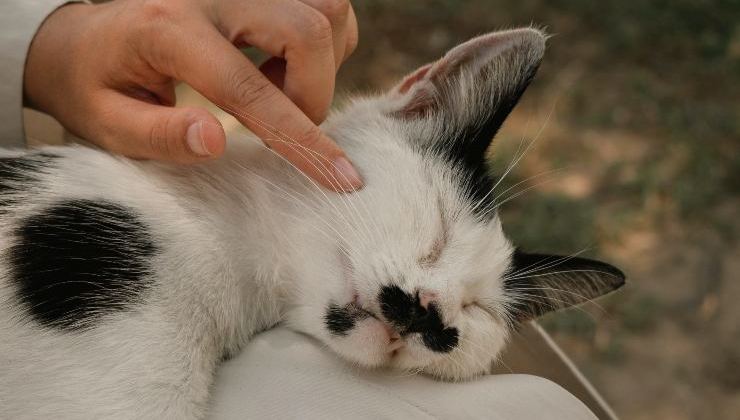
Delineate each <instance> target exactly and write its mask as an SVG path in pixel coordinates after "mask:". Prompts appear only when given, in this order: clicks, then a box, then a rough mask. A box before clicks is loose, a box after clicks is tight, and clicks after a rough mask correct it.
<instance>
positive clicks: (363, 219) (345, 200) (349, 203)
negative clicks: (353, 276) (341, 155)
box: [277, 140, 371, 243]
mask: <svg viewBox="0 0 740 420" xmlns="http://www.w3.org/2000/svg"><path fill="white" fill-rule="evenodd" d="M277 141H279V142H285V141H283V140H277ZM285 143H287V142H285ZM287 144H288V146H289V147H292V148H294V150H295V147H300V148H302V149H305V151H306V153H312V154H315V155H317V156H318V157H319V158H321V159H323V160H326V158H325V157H323V156H321V155H320V154H318V153H317V152H316V151H313V150H311V149H309V148H307V147H305V146H303V145H301V144H291V143H287ZM296 152H297V153H300V154H301V156H304V157H305V154H303V153H301V152H300V151H297V150H296ZM320 163H321V162H320ZM321 165H322V166H323V167H324V169H326V170H327V171H328V172H329V174H330V175H331V177H332V178H333V179H334V180H335V181H336V177H335V175H334V171H329V170H328V168H326V166H325V164H324V163H321ZM314 166H315V165H314ZM342 176H343V177H344V179H345V182H346V181H348V180H347V177H346V175H344V174H342ZM337 184H339V182H338V181H337ZM340 200H341V201H342V203H343V204H344V206H345V208H347V210H348V211H350V209H349V208H348V206H349V207H351V208H352V209H351V211H353V212H354V215H355V218H353V219H351V220H355V221H356V220H359V221H360V222H361V223H362V224H363V228H364V229H365V231H364V232H359V231H358V233H363V234H364V235H363V236H364V240H365V242H366V243H367V242H369V235H370V232H371V230H370V227H369V226H368V225H367V223H366V220H367V219H370V214H369V213H368V210H367V204H366V203H365V202H364V201H361V203H362V204H363V205H364V206H365V207H364V208H363V210H364V213H365V216H366V217H363V215H361V214H360V212H359V210H358V209H357V207H356V206H355V204H354V203H353V200H350V199H349V198H347V197H345V195H344V194H340ZM348 224H349V222H348ZM351 225H352V226H353V227H355V228H358V227H359V226H356V224H354V223H352V224H351Z"/></svg>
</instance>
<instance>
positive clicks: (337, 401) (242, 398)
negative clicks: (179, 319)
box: [212, 328, 596, 419]
mask: <svg viewBox="0 0 740 420" xmlns="http://www.w3.org/2000/svg"><path fill="white" fill-rule="evenodd" d="M212 418H213V419H262V418H300V419H330V418H352V419H377V418H387V419H401V418H404V419H408V418H443V419H447V418H450V419H463V418H471V419H478V418H486V419H595V418H596V417H595V416H594V415H593V414H592V413H591V411H589V410H588V408H586V406H585V405H584V404H583V403H581V402H580V401H579V400H578V399H577V398H575V397H574V396H572V395H571V394H570V393H568V392H567V391H566V390H564V389H563V388H561V387H560V386H558V385H556V384H555V383H553V382H550V381H549V380H547V379H543V378H539V377H536V376H531V375H493V376H486V377H483V378H479V379H477V380H474V381H469V382H463V383H447V382H440V381H435V380H433V379H430V378H427V377H423V376H404V375H403V374H401V373H398V372H389V371H372V372H371V371H366V370H361V369H356V368H353V367H351V366H349V365H348V364H346V363H345V362H343V361H341V360H340V359H338V357H337V356H335V355H334V354H332V353H331V352H330V351H329V350H327V349H324V348H322V346H321V344H320V343H318V342H316V341H315V340H313V339H311V338H309V337H306V336H303V335H301V334H297V333H294V332H292V331H290V330H287V329H286V328H277V329H274V330H271V331H268V332H266V333H263V334H260V335H259V336H257V337H255V338H254V339H253V341H252V342H251V343H249V345H248V346H247V347H246V348H245V349H244V351H242V353H241V354H240V355H238V356H237V357H235V358H234V359H232V360H230V361H228V362H226V363H224V364H223V365H222V366H221V368H220V370H219V373H218V376H217V379H216V383H215V387H214V398H213V407H212Z"/></svg>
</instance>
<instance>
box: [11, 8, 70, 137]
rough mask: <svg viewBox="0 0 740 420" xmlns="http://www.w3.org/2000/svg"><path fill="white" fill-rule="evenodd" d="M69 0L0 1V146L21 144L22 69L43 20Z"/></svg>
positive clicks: (22, 135) (22, 134)
mask: <svg viewBox="0 0 740 420" xmlns="http://www.w3.org/2000/svg"><path fill="white" fill-rule="evenodd" d="M65 3H71V2H70V1H69V0H1V1H0V146H3V147H24V146H25V145H26V141H25V136H24V133H23V69H24V67H25V64H26V54H27V53H28V47H29V46H30V45H31V41H32V40H33V37H34V35H36V31H37V30H38V28H39V26H41V23H43V21H44V19H46V17H47V16H48V15H49V14H51V12H53V11H54V10H56V9H57V8H58V7H59V6H61V5H63V4H65Z"/></svg>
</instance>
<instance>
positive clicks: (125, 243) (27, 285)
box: [8, 200, 157, 330]
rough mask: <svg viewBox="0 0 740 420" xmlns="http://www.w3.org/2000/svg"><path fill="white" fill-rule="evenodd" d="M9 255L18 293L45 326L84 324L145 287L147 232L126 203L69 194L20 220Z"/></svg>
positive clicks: (150, 246)
mask: <svg viewBox="0 0 740 420" xmlns="http://www.w3.org/2000/svg"><path fill="white" fill-rule="evenodd" d="M14 236H15V238H14V244H13V245H12V247H11V248H10V249H9V252H8V258H9V262H10V267H11V274H12V279H13V282H14V283H15V285H16V287H17V295H18V298H19V300H20V301H21V302H22V303H23V304H25V306H26V308H27V309H28V311H29V313H30V314H31V315H32V316H33V318H34V319H36V320H37V321H38V322H40V323H41V324H43V325H46V326H55V327H59V328H62V329H68V330H74V329H80V328H87V327H89V326H91V325H93V324H94V322H95V321H96V320H97V319H99V318H100V317H101V316H103V315H106V314H110V313H112V312H115V311H119V310H124V309H128V308H131V307H132V305H134V304H135V303H136V302H138V301H140V299H141V298H142V296H143V293H144V292H145V291H146V290H147V289H148V288H150V287H151V285H152V282H153V279H152V278H151V276H150V274H151V267H150V263H151V260H152V257H153V256H154V255H155V253H156V252H157V249H156V246H155V245H154V242H153V239H152V237H151V235H150V233H149V231H148V229H147V227H146V226H145V225H144V223H143V222H142V221H141V220H140V219H139V217H138V216H137V214H136V213H135V212H134V211H133V210H132V209H130V208H127V207H124V206H121V205H119V204H115V203H111V202H105V201H91V200H70V201H64V202H61V203H58V204H55V205H53V206H52V207H50V208H48V209H45V210H43V211H42V212H40V213H39V214H36V215H33V216H30V217H28V218H26V219H25V220H23V221H21V223H20V225H19V226H18V227H17V228H16V229H15V235H14Z"/></svg>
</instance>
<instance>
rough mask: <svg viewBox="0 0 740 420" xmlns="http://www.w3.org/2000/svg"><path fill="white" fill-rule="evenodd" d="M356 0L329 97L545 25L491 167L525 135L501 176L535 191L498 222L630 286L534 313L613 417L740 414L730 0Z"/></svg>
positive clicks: (734, 5)
mask: <svg viewBox="0 0 740 420" xmlns="http://www.w3.org/2000/svg"><path fill="white" fill-rule="evenodd" d="M353 5H354V7H355V10H356V12H357V18H358V20H359V24H360V45H359V47H358V49H357V51H356V53H355V54H354V55H353V56H352V57H351V58H350V60H349V61H348V62H347V63H346V64H345V66H344V67H343V68H342V70H341V72H340V74H339V95H338V98H337V102H338V103H339V104H341V101H342V99H341V97H342V92H345V93H349V92H358V91H360V92H371V91H377V90H380V89H385V88H387V87H390V86H391V85H393V84H394V83H395V82H396V81H397V79H398V78H399V77H401V76H403V75H404V74H406V73H408V72H410V71H411V70H412V69H414V68H416V67H418V66H420V65H422V64H424V63H426V62H428V61H431V60H434V59H436V58H437V57H439V56H440V55H441V54H443V53H444V52H445V51H446V50H447V49H448V48H450V47H452V46H454V45H455V44H457V43H459V42H462V41H464V40H466V39H468V38H470V37H472V36H474V35H478V34H481V33H484V32H488V31H491V30H494V29H501V28H511V27H516V26H523V25H524V26H526V25H530V24H532V25H535V26H537V27H543V28H545V29H546V30H547V32H549V33H550V34H552V35H553V37H552V38H551V39H550V41H549V47H548V52H547V54H546V58H545V61H544V63H543V65H542V67H541V68H540V72H539V75H538V77H537V78H536V79H535V82H534V83H533V85H532V87H531V88H530V90H529V91H528V92H527V93H526V94H525V96H524V98H523V101H522V102H521V104H520V106H519V107H517V109H516V110H515V112H514V113H513V114H512V116H511V118H509V120H508V121H507V122H506V124H505V126H504V128H503V129H502V131H501V132H500V133H499V135H498V137H497V140H496V141H495V142H494V144H495V146H494V147H493V149H492V150H491V161H492V165H493V167H494V169H498V170H499V171H501V170H503V168H505V167H506V165H508V164H509V162H510V161H511V160H512V158H513V156H514V155H515V153H516V151H517V148H518V147H519V145H520V144H521V142H522V139H523V141H524V142H525V144H528V143H529V142H531V141H533V140H534V141H535V143H534V145H533V146H532V148H531V150H530V151H529V152H528V153H527V155H526V156H525V157H524V159H522V161H521V162H520V163H519V165H517V167H516V169H515V170H514V171H513V174H511V175H510V176H509V177H508V179H507V184H508V186H513V185H515V184H516V183H518V182H521V181H524V182H523V183H522V184H519V185H518V186H516V187H514V188H513V189H512V190H511V191H510V193H516V192H519V191H521V190H524V189H525V188H531V189H529V190H527V191H526V192H524V193H522V194H521V195H519V196H517V197H516V198H514V199H512V200H511V201H509V202H507V203H506V204H505V205H504V208H503V219H504V226H505V229H506V230H507V231H508V233H509V234H510V235H511V236H512V237H513V238H514V240H515V242H517V243H519V244H521V245H524V246H525V247H527V248H529V249H530V250H543V251H544V250H547V251H555V252H560V253H564V254H572V253H575V252H580V251H583V252H584V254H586V255H590V256H595V257H600V258H604V259H606V260H608V261H611V262H613V263H615V264H616V265H618V266H620V267H621V268H623V269H624V271H625V272H626V273H627V276H628V281H629V283H628V286H627V287H626V288H625V289H624V290H623V291H621V292H619V293H617V294H615V295H614V296H610V297H609V298H607V299H603V300H601V301H599V302H598V306H597V305H592V306H590V307H586V308H583V309H582V310H571V311H568V312H564V313H558V314H555V315H553V316H550V317H548V318H547V319H545V320H544V322H543V324H544V326H545V327H546V329H547V330H548V331H550V332H551V333H552V334H553V336H554V337H555V339H556V341H557V342H558V343H559V344H560V345H561V346H562V347H563V349H564V350H565V351H566V352H567V353H568V354H569V355H570V356H571V357H572V358H573V359H574V361H575V362H576V364H577V365H578V366H579V367H580V368H581V369H582V370H583V372H584V373H585V374H586V376H587V377H588V378H590V379H591V380H592V381H593V382H594V384H595V385H596V387H597V388H598V389H599V390H600V391H601V392H602V393H603V394H604V396H605V398H606V399H607V401H608V402H609V403H611V404H612V405H613V407H614V409H615V411H616V412H617V414H618V415H620V416H621V417H623V418H625V419H684V418H686V419H737V418H740V417H738V416H740V243H738V231H739V230H740V194H738V193H739V192H740V153H739V152H740V103H739V101H738V99H739V98H740V1H738V0H726V1H723V0H715V1H706V0H704V1H702V0H671V1H668V0H664V1H657V0H652V1H640V2H625V1H616V0H610V1H600V2H595V1H589V0H554V1H553V0H551V1H535V0H467V1H465V0H459V1H456V0H404V1H398V0H358V1H354V2H353ZM530 177H535V178H532V179H529V180H527V179H528V178H530ZM508 186H506V187H505V188H508ZM505 188H502V191H503V190H504V189H505Z"/></svg>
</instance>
